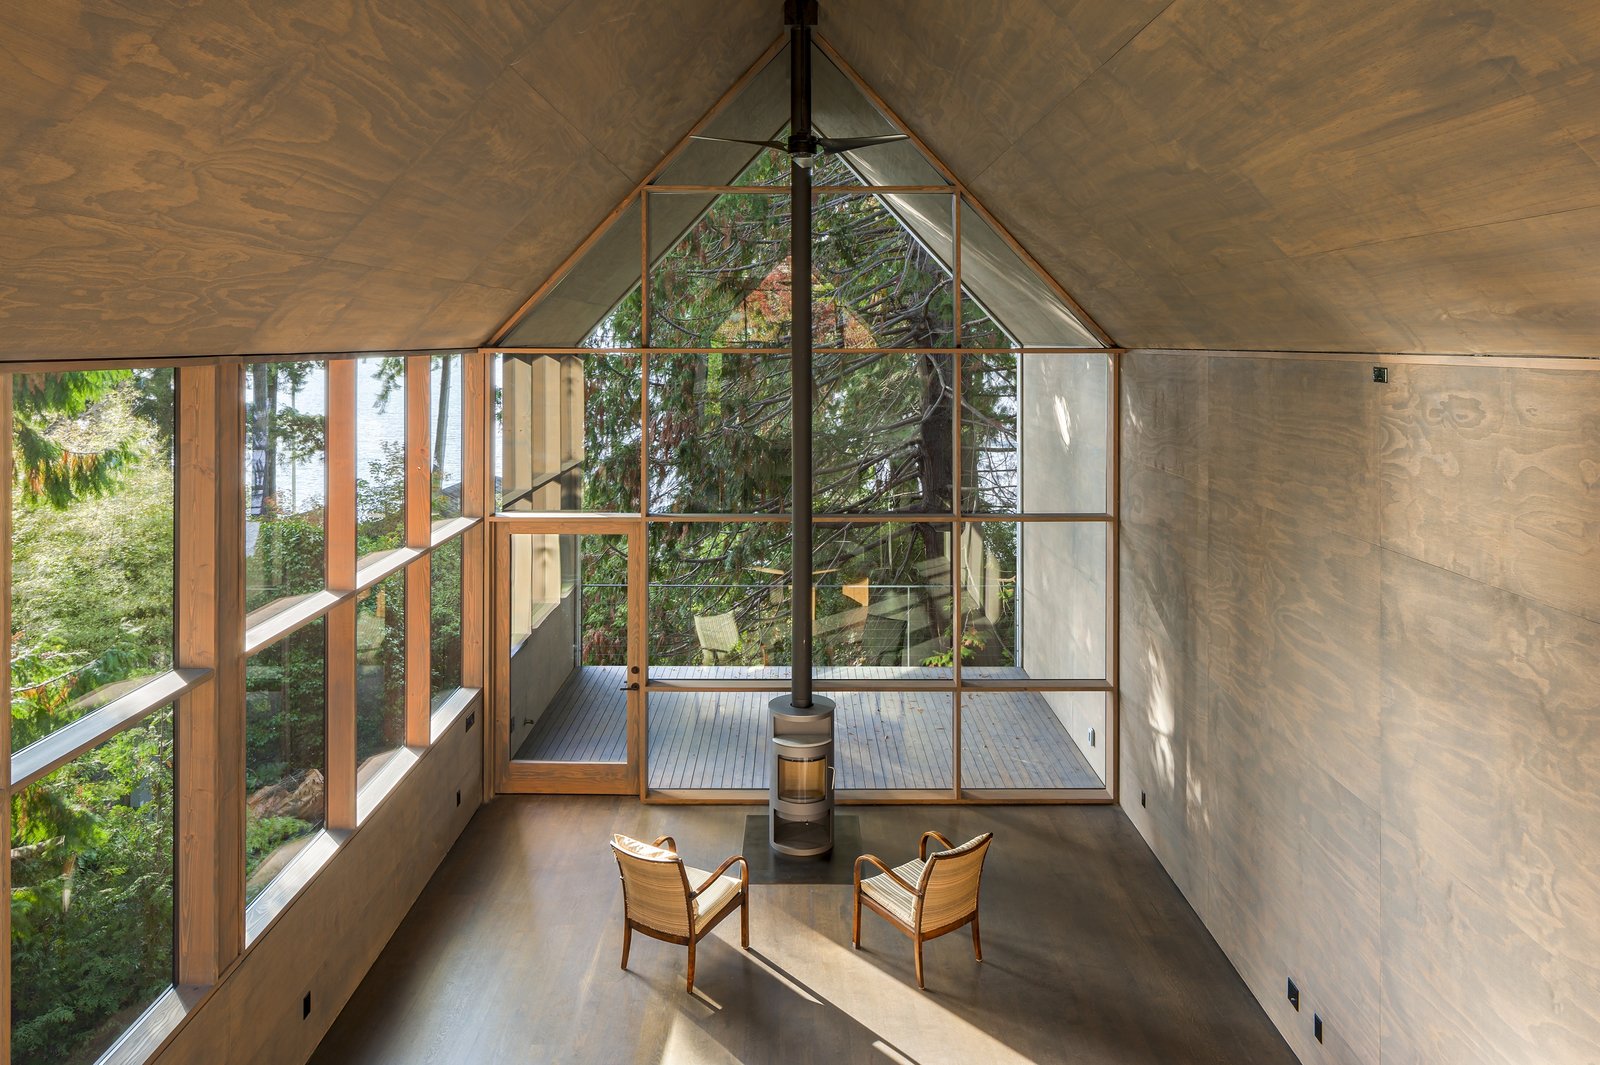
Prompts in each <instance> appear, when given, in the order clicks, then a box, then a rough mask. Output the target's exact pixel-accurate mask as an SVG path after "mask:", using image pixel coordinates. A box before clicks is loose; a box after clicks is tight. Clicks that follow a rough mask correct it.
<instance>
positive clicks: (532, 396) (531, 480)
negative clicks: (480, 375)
mask: <svg viewBox="0 0 1600 1065" xmlns="http://www.w3.org/2000/svg"><path fill="white" fill-rule="evenodd" d="M640 372H641V371H640V359H639V356H637V355H502V356H500V358H499V359H498V360H497V371H496V378H497V381H496V395H497V399H498V402H497V404H496V413H495V426H494V430H495V434H494V435H495V440H496V441H497V445H498V446H497V447H496V449H495V472H496V475H497V479H496V484H497V492H496V495H497V505H498V507H499V509H500V510H501V511H509V512H513V513H531V512H554V511H580V510H581V511H613V512H615V511H621V512H637V511H638V509H639V446H640V422H639V419H640V417H641V414H642V411H641V409H640V395H639V393H640V388H641V385H642V382H641V378H640Z"/></svg>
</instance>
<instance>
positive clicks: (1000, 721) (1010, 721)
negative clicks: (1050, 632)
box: [961, 691, 1109, 789]
mask: <svg viewBox="0 0 1600 1065" xmlns="http://www.w3.org/2000/svg"><path fill="white" fill-rule="evenodd" d="M1108 742H1109V737H1108V736H1107V728H1106V696H1105V693H1104V692H1033V691H1027V692H1024V691H1005V692H965V693H963V694H962V696H961V786H962V787H963V788H977V789H983V788H1101V787H1104V786H1105V752H1106V744H1107V743H1108Z"/></svg>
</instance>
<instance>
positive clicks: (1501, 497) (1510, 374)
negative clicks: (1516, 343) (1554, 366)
mask: <svg viewBox="0 0 1600 1065" xmlns="http://www.w3.org/2000/svg"><path fill="white" fill-rule="evenodd" d="M1383 427H1384V437H1383V439H1384V449H1383V460H1382V461H1383V467H1382V480H1383V507H1384V511H1383V517H1384V546H1385V547H1387V548H1390V549H1391V550H1394V551H1399V552H1402V553H1404V554H1407V555H1410V556H1412V557H1414V558H1418V559H1421V560H1423V561H1425V562H1431V563H1433V564H1435V565H1438V566H1442V567H1444V568H1446V569H1450V570H1454V571H1455V572H1457V573H1460V574H1463V575H1465V576H1467V577H1471V578H1473V579H1474V580H1479V581H1484V582H1486V583H1488V584H1492V585H1495V586H1496V587H1500V588H1504V589H1506V590H1508V591H1512V592H1519V593H1522V594H1524V595H1528V596H1530V597H1532V598H1534V599H1536V600H1538V601H1540V602H1544V603H1549V604H1551V605H1553V606H1556V607H1559V608H1561V609H1564V610H1569V611H1571V612H1573V613H1575V614H1580V615H1582V616H1584V617H1586V618H1589V619H1590V620H1592V621H1600V374H1572V373H1562V372H1555V371H1552V372H1548V373H1540V372H1536V371H1511V370H1498V369H1495V368H1492V367H1483V368H1479V367H1475V366H1471V367H1459V366H1396V367H1395V368H1394V369H1393V370H1392V371H1391V377H1390V384H1389V387H1388V389H1387V391H1386V392H1385V394H1384V405H1383Z"/></svg>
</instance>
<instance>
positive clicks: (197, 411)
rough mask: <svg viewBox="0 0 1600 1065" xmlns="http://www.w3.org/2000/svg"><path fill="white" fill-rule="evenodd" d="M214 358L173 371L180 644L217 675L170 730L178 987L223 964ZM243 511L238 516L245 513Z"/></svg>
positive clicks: (187, 659) (181, 662) (188, 696)
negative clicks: (174, 769)
mask: <svg viewBox="0 0 1600 1065" xmlns="http://www.w3.org/2000/svg"><path fill="white" fill-rule="evenodd" d="M218 378H219V375H218V373H217V369H216V367H214V366H204V367H193V368H184V369H180V370H179V371H178V374H177V407H178V410H177V418H176V428H177V437H178V439H177V494H178V505H177V514H176V522H177V530H176V532H177V535H176V548H177V559H176V565H175V567H174V571H175V573H176V577H177V579H176V586H175V589H174V591H175V593H176V600H177V601H176V604H175V615H176V616H175V618H174V620H175V622H176V626H175V628H176V633H175V635H176V638H177V639H176V647H175V652H176V653H175V660H176V661H175V664H176V666H177V668H178V669H206V670H211V671H213V677H212V680H211V681H208V682H205V683H202V684H200V685H199V686H197V687H195V688H192V689H190V690H189V691H188V692H187V693H185V694H184V695H181V696H179V698H178V700H177V716H176V720H175V721H174V722H173V735H174V739H175V742H176V747H177V755H176V758H177V762H178V765H179V767H180V769H179V772H178V773H177V774H176V777H177V780H176V784H177V818H178V824H177V831H176V833H175V836H174V838H175V839H176V840H177V841H178V848H177V849H178V853H177V855H176V863H177V869H176V875H177V885H176V891H175V898H176V903H175V908H176V914H175V923H176V926H177V936H176V944H175V947H176V952H177V963H176V973H175V980H176V981H177V983H178V984H179V985H180V986H190V987H204V986H208V985H210V984H213V983H215V982H216V980H217V977H218V976H219V975H220V974H221V972H222V964H223V963H222V955H223V953H224V947H223V942H224V936H223V923H224V915H223V914H222V912H221V910H220V908H219V906H218V903H219V898H220V896H219V893H218V891H217V886H218V885H217V880H218V874H219V872H220V871H221V870H222V869H223V867H224V866H225V865H226V864H227V861H228V858H227V855H226V854H225V853H224V852H223V851H222V850H221V846H222V839H221V837H222V833H221V831H220V829H221V824H222V821H223V820H224V819H226V817H227V816H228V811H227V810H226V809H225V808H224V806H223V803H222V800H221V794H222V791H223V790H224V788H223V784H224V782H223V778H222V773H223V768H222V763H223V761H224V759H223V752H222V744H223V731H224V730H223V727H222V718H223V716H224V714H225V713H226V710H225V709H224V707H223V704H222V703H221V701H220V700H219V699H218V685H217V683H216V680H215V670H216V668H217V664H218V657H217V650H218V649H217V621H218V606H219V603H218V599H219V593H220V591H221V587H220V581H219V579H218V577H219V574H220V569H219V566H218V552H219V550H220V544H219V539H220V529H221V520H220V519H221V515H220V514H219V512H218V511H219V505H220V494H219V473H220V465H221V462H222V458H223V452H222V450H221V442H222V437H221V426H220V419H221V416H222V409H221V408H222V405H221V403H220V402H219V400H220V398H221V397H220V396H219V394H218V387H219V380H218ZM240 520H242V518H241V519H240Z"/></svg>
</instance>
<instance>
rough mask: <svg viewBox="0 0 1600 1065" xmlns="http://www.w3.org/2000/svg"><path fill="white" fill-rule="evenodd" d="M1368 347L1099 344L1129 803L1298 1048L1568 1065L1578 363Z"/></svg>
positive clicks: (1587, 973) (1598, 863) (1581, 743)
mask: <svg viewBox="0 0 1600 1065" xmlns="http://www.w3.org/2000/svg"><path fill="white" fill-rule="evenodd" d="M1381 361H1382V360H1381V359H1380V358H1379V357H1377V356H1373V357H1372V358H1371V359H1370V360H1361V359H1355V360H1352V359H1339V358H1316V357H1309V356H1305V357H1296V356H1289V357H1237V356H1232V355H1221V354H1218V355H1192V354H1188V355H1186V354H1174V353H1161V352H1149V351H1140V352H1133V353H1130V354H1129V355H1127V356H1126V357H1125V359H1124V371H1123V381H1124V385H1125V396H1124V404H1125V405H1124V413H1123V444H1124V452H1123V454H1124V467H1123V471H1122V476H1123V493H1124V494H1123V515H1124V525H1123V541H1122V571H1121V576H1120V579H1121V582H1122V604H1123V611H1122V642H1121V654H1122V683H1123V692H1122V737H1123V745H1122V772H1123V790H1122V794H1123V797H1124V803H1123V805H1124V807H1125V809H1126V810H1127V812H1128V815H1129V816H1130V817H1131V818H1132V819H1133V821H1134V823H1135V824H1136V825H1137V826H1138V827H1139V829H1140V831H1141V832H1143V833H1144V835H1145V837H1146V839H1147V840H1149V842H1150V845H1151V847H1152V848H1153V849H1154V850H1155V852H1156V854H1157V855H1158V856H1159V857H1160V859H1161V861H1162V863H1163V864H1164V865H1165V866H1166V868H1167V869H1168V871H1169V872H1170V873H1171V874H1172V876H1173V879H1174V880H1175V881H1176V882H1177V883H1178V885H1179V887H1180V888H1181V889H1182V890H1183V891H1184V893H1185V894H1186V895H1187V896H1188V898H1189V899H1190V901H1191V902H1192V903H1193V904H1194V906H1195V909H1196V910H1197V911H1198V912H1199V913H1200V915H1201V917H1202V918H1203V919H1204V920H1205V922H1206V924H1207V926H1208V927H1209V928H1210V929H1211V931H1212V933H1213V934H1214V935H1215V936H1216V938H1217V940H1218V942H1219V943H1221V945H1222V947H1223V948H1224V949H1225V950H1226V951H1227V952H1228V955H1229V957H1230V958H1232V960H1233V962H1234V964H1235V965H1236V966H1237V967H1238V969H1239V971H1240V972H1241V973H1242V974H1243V975H1244V978H1245V980H1246V981H1247V983H1248V984H1249V985H1250V987H1251V989H1252V990H1253V991H1254V992H1255V994H1256V995H1257V997H1258V998H1259V999H1260V1000H1261V1002H1262V1004H1263V1005H1264V1007H1265V1008H1266V1010H1267V1012H1268V1014H1269V1015H1270V1016H1271V1017H1272V1018H1273V1020H1274V1022H1275V1023H1277V1025H1278V1026H1279V1028H1280V1029H1282V1031H1283V1032H1284V1034H1285V1036H1286V1038H1288V1040H1289V1042H1290V1043H1291V1045H1292V1046H1293V1047H1294V1048H1295V1050H1296V1052H1297V1053H1299V1054H1300V1056H1301V1058H1302V1060H1303V1061H1305V1062H1308V1063H1312V1062H1337V1063H1346V1062H1350V1063H1362V1065H1375V1063H1376V1062H1378V1061H1379V1060H1380V1055H1381V1060H1382V1062H1383V1063H1384V1065H1444V1063H1449V1065H1535V1063H1537V1065H1590V1063H1593V1062H1595V1061H1600V1005H1597V1003H1596V998H1597V995H1596V988H1597V986H1600V985H1597V982H1596V981H1597V974H1600V969H1597V967H1596V959H1600V845H1597V842H1596V841H1597V840H1600V372H1597V371H1596V370H1594V369H1549V370H1544V369H1531V368H1524V367H1507V366H1503V365H1496V364H1494V363H1493V362H1491V361H1488V360H1484V361H1483V362H1482V363H1481V364H1476V363H1475V364H1470V365H1469V364H1462V363H1443V362H1434V363H1422V362H1409V363H1408V362H1397V363H1393V364H1391V365H1390V366H1389V382H1388V383H1387V384H1379V383H1375V382H1374V381H1373V374H1372V367H1373V365H1374V364H1377V363H1379V362H1381ZM1141 794H1143V795H1144V796H1145V801H1146V803H1147V805H1141V803H1140V797H1141ZM1291 977H1292V978H1294V979H1295V981H1296V982H1297V983H1298V984H1299V986H1300V988H1301V992H1302V1008H1301V1011H1300V1012H1299V1013H1296V1012H1295V1011H1294V1010H1293V1009H1292V1008H1291V1007H1290V1006H1289V1004H1288V1002H1287V1000H1286V995H1285V981H1286V980H1287V979H1288V978H1291ZM1313 1011H1315V1012H1317V1013H1319V1014H1320V1015H1321V1016H1322V1018H1323V1019H1324V1021H1325V1022H1326V1024H1327V1029H1326V1042H1325V1043H1323V1044H1320V1045H1319V1044H1318V1043H1316V1042H1315V1041H1314V1040H1313V1039H1312V1036H1311V1014H1312V1012H1313Z"/></svg>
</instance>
